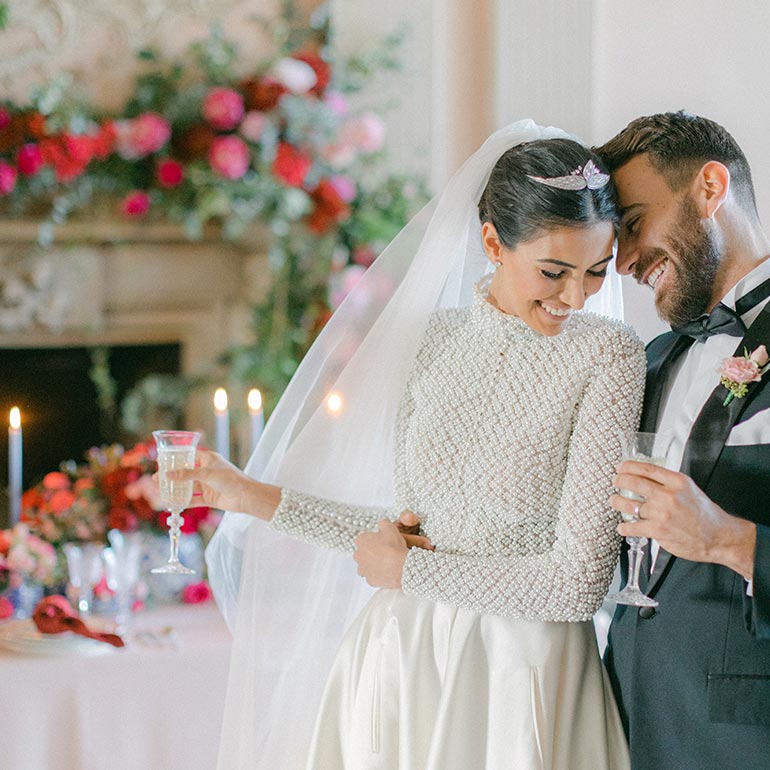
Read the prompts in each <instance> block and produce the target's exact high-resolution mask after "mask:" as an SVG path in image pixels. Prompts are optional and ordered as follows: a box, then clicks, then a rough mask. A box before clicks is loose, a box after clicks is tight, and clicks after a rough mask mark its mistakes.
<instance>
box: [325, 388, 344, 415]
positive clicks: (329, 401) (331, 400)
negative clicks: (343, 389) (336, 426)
mask: <svg viewBox="0 0 770 770" xmlns="http://www.w3.org/2000/svg"><path fill="white" fill-rule="evenodd" d="M326 410H327V411H328V412H330V413H331V414H339V413H340V412H341V411H342V396H341V395H340V394H339V393H335V392H332V393H329V395H328V396H327V397H326Z"/></svg>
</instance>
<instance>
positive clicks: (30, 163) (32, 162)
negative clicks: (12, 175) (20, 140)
mask: <svg viewBox="0 0 770 770" xmlns="http://www.w3.org/2000/svg"><path fill="white" fill-rule="evenodd" d="M42 165H43V154H42V153H41V152H40V147H38V145H36V144H32V143H30V144H24V145H22V146H21V147H20V148H19V152H18V154H17V155H16V167H17V168H18V169H19V173H20V174H23V175H24V176H35V174H37V172H38V171H40V169H41V167H42Z"/></svg>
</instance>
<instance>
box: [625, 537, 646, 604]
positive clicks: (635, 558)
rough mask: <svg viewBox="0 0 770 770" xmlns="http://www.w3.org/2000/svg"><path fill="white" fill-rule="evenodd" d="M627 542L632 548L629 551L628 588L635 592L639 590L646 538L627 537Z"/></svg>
mask: <svg viewBox="0 0 770 770" xmlns="http://www.w3.org/2000/svg"><path fill="white" fill-rule="evenodd" d="M626 541H627V542H628V545H629V546H630V548H629V551H628V573H629V577H628V584H627V585H628V588H629V589H632V590H634V591H638V590H639V570H640V569H641V567H642V558H643V557H644V546H645V545H647V538H646V537H627V538H626Z"/></svg>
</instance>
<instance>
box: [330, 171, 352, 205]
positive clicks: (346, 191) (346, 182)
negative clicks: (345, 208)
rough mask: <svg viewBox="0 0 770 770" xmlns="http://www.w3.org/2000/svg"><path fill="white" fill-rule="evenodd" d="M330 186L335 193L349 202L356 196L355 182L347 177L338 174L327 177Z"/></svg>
mask: <svg viewBox="0 0 770 770" xmlns="http://www.w3.org/2000/svg"><path fill="white" fill-rule="evenodd" d="M329 182H330V183H331V186H332V187H333V188H334V189H335V190H336V192H337V195H339V196H340V198H341V199H342V200H343V201H345V203H350V202H351V201H352V200H353V199H354V198H355V197H356V183H355V182H354V181H353V180H352V179H351V178H350V177H349V176H343V175H341V174H338V175H337V176H333V177H331V178H330V179H329Z"/></svg>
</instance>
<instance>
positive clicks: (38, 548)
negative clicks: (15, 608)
mask: <svg viewBox="0 0 770 770" xmlns="http://www.w3.org/2000/svg"><path fill="white" fill-rule="evenodd" d="M55 569H56V551H55V550H54V548H53V546H52V545H51V544H50V543H47V542H46V541H45V540H43V539H41V538H40V537H38V536H37V535H34V534H32V533H31V532H30V529H29V527H28V526H27V525H26V524H17V525H16V526H15V527H13V529H4V530H0V590H5V589H7V588H18V587H19V585H20V584H21V583H22V582H23V581H24V580H32V581H34V582H36V583H41V584H43V585H50V584H51V582H52V581H53V578H54V574H55Z"/></svg>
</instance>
